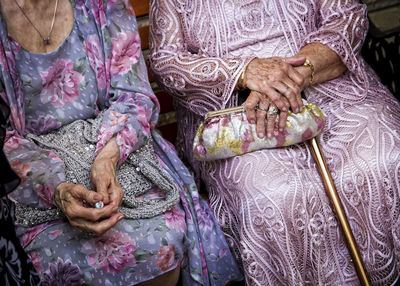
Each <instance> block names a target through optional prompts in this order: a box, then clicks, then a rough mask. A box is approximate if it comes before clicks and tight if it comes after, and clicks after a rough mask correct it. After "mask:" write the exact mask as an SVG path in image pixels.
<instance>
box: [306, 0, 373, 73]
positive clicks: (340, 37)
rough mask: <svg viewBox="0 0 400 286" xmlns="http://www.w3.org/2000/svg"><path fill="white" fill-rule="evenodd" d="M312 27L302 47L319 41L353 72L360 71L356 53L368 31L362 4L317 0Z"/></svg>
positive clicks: (364, 7) (351, 0) (360, 67)
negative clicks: (314, 20) (313, 27)
mask: <svg viewBox="0 0 400 286" xmlns="http://www.w3.org/2000/svg"><path fill="white" fill-rule="evenodd" d="M316 20H317V21H316V26H317V27H316V30H315V31H314V32H312V33H310V34H308V35H307V37H306V38H305V39H304V42H303V46H304V45H306V44H309V43H313V42H319V43H322V44H324V45H326V46H328V47H329V48H330V49H332V50H333V51H335V52H336V53H337V54H338V55H339V57H340V58H341V60H342V62H343V63H344V64H345V65H346V67H347V69H348V70H349V71H350V72H352V73H353V74H360V75H362V74H364V65H363V64H362V63H361V62H360V58H359V53H360V50H361V48H362V45H363V43H364V39H365V36H366V33H367V31H368V18H367V9H366V5H363V4H360V3H359V2H358V1H357V0H320V1H319V9H318V13H317V19H316Z"/></svg>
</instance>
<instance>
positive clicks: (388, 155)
mask: <svg viewBox="0 0 400 286" xmlns="http://www.w3.org/2000/svg"><path fill="white" fill-rule="evenodd" d="M150 22H151V52H150V63H151V68H152V70H153V73H154V74H155V76H156V79H157V81H158V83H159V84H160V85H161V86H162V87H163V88H164V89H165V90H167V91H168V92H169V93H170V94H172V95H173V96H174V98H175V103H176V109H177V115H178V124H179V134H178V142H177V143H178V148H179V150H180V153H181V155H182V157H183V158H184V159H185V160H186V161H187V162H188V163H189V164H190V165H191V167H192V168H193V170H194V171H195V172H196V174H197V175H198V176H199V177H201V178H202V180H203V181H204V182H205V184H206V187H207V190H208V192H209V194H210V201H211V206H212V209H213V211H214V213H215V215H216V216H217V218H218V220H219V223H220V224H221V226H222V228H223V230H224V232H225V234H226V237H227V239H228V241H229V243H230V246H231V247H232V249H233V250H234V252H235V254H236V257H237V259H238V260H239V261H240V262H241V265H242V267H243V271H244V273H245V276H246V282H247V284H248V285H358V284H359V282H358V279H357V275H356V272H355V269H354V267H353V264H352V262H351V261H350V256H349V253H348V251H347V248H346V246H345V243H344V240H343V237H342V234H341V232H340V230H339V228H338V225H337V221H336V219H335V216H334V214H333V212H332V209H331V206H330V204H329V201H328V198H327V196H326V194H325V190H324V187H323V184H322V181H321V178H320V176H319V174H318V171H317V168H316V165H315V162H314V160H313V158H312V154H311V151H310V146H309V145H308V144H307V143H303V144H298V145H295V146H292V147H287V148H280V149H270V150H263V151H258V152H254V153H251V154H247V155H243V156H239V157H235V158H232V159H228V160H219V161H214V162H208V163H199V162H197V161H196V160H195V159H194V158H193V156H192V144H193V137H194V135H195V132H196V129H197V127H198V126H199V124H200V122H201V121H202V116H203V115H204V114H205V113H206V112H208V111H211V110H217V109H222V108H226V107H231V106H235V105H237V100H238V95H237V92H236V91H235V84H236V82H237V80H238V78H239V76H240V74H241V72H242V70H243V68H244V67H245V66H246V65H247V64H248V62H249V61H250V60H251V59H252V58H253V57H271V56H281V57H287V56H292V55H294V54H295V53H296V52H297V51H299V49H301V48H302V47H303V46H304V45H306V44H308V43H311V42H320V43H323V44H325V45H327V46H328V47H330V48H331V49H332V50H334V51H335V52H336V53H337V54H338V55H339V56H340V57H341V59H342V61H343V63H344V64H345V65H346V66H347V69H348V70H347V71H346V72H345V73H344V74H343V75H342V76H341V77H339V78H337V79H335V80H331V81H329V82H325V83H323V84H316V85H314V86H312V87H310V88H308V89H306V90H305V93H306V95H307V97H308V100H309V101H311V102H313V103H315V104H317V105H318V106H320V107H321V109H322V110H323V112H324V113H325V115H326V117H327V126H326V129H325V131H324V132H323V134H322V135H321V136H320V138H319V139H320V142H321V145H322V148H323V151H324V153H325V155H326V157H327V161H328V165H329V168H330V170H331V173H332V177H333V179H334V182H335V185H336V187H337V189H338V192H339V194H340V197H341V199H342V201H343V204H344V207H345V210H346V213H347V215H348V217H349V220H350V224H351V227H352V229H353V232H354V234H355V238H356V241H357V243H358V245H359V248H360V251H361V254H362V257H363V259H364V261H365V265H366V268H367V271H368V273H369V276H370V278H371V280H372V282H373V284H374V285H393V284H395V283H396V281H397V280H398V279H399V272H400V199H399V196H400V188H399V184H400V117H399V113H400V105H399V103H398V102H397V101H396V100H395V99H394V97H393V96H392V95H391V94H390V93H389V92H388V90H387V89H386V88H385V87H383V85H382V84H381V83H380V82H379V79H378V78H377V76H376V75H375V73H374V72H373V71H372V70H371V68H370V67H368V66H367V64H366V63H365V62H364V60H363V59H362V58H361V57H360V56H359V51H360V48H361V46H362V44H363V40H364V37H365V34H366V31H367V28H368V22H367V18H366V8H365V6H364V5H361V4H359V3H358V1H355V0H335V1H334V0H313V1H304V0H303V1H302V0H285V1H283V0H269V1H267V0H179V1H178V0H154V1H153V2H152V5H151V16H150Z"/></svg>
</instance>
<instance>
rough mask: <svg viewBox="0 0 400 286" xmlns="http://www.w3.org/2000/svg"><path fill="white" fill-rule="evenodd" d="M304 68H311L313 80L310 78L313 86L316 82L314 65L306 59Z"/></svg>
mask: <svg viewBox="0 0 400 286" xmlns="http://www.w3.org/2000/svg"><path fill="white" fill-rule="evenodd" d="M303 66H305V67H309V68H310V70H311V78H310V85H311V84H312V83H313V81H314V65H313V64H312V63H311V62H310V60H308V59H306V61H305V62H304V64H303Z"/></svg>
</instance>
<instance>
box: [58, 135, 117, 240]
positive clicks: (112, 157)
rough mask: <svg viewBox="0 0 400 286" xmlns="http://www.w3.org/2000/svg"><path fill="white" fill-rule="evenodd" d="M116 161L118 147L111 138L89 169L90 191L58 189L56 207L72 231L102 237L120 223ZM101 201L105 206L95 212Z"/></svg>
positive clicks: (67, 185)
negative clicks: (76, 230)
mask: <svg viewBox="0 0 400 286" xmlns="http://www.w3.org/2000/svg"><path fill="white" fill-rule="evenodd" d="M118 159H119V151H118V146H117V144H116V142H115V138H113V139H111V140H110V141H109V142H108V143H107V145H106V146H104V148H103V149H102V150H101V151H100V152H99V154H98V155H97V157H96V159H95V161H94V163H93V165H92V169H91V181H92V186H93V190H88V189H86V188H85V187H84V186H83V185H79V184H72V183H66V182H64V183H61V184H60V185H59V186H58V187H57V189H56V192H55V201H56V204H57V206H58V207H59V208H60V209H61V211H62V212H63V213H64V214H65V215H66V217H67V218H68V220H69V222H70V224H71V225H72V226H73V227H75V228H77V229H80V230H82V231H85V232H89V233H92V234H96V235H101V234H103V233H104V232H106V231H107V230H108V229H110V228H111V227H113V226H114V225H115V224H116V223H117V222H118V221H120V220H121V219H123V215H122V214H121V213H119V212H118V207H119V206H120V204H121V203H122V198H123V192H122V189H121V187H120V185H119V183H118V180H117V178H116V166H117V162H118ZM100 201H102V202H103V203H104V207H103V208H94V207H93V206H94V205H95V204H96V203H97V202H100Z"/></svg>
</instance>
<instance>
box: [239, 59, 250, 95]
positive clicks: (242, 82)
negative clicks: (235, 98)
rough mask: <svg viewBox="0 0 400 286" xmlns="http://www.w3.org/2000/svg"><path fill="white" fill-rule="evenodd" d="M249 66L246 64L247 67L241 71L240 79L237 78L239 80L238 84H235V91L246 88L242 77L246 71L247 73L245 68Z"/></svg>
mask: <svg viewBox="0 0 400 286" xmlns="http://www.w3.org/2000/svg"><path fill="white" fill-rule="evenodd" d="M248 66H249V65H248V64H247V66H245V67H244V69H243V71H242V73H241V75H240V78H239V80H238V82H237V84H236V89H245V88H246V87H245V86H244V75H245V73H246V71H247V67H248Z"/></svg>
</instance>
